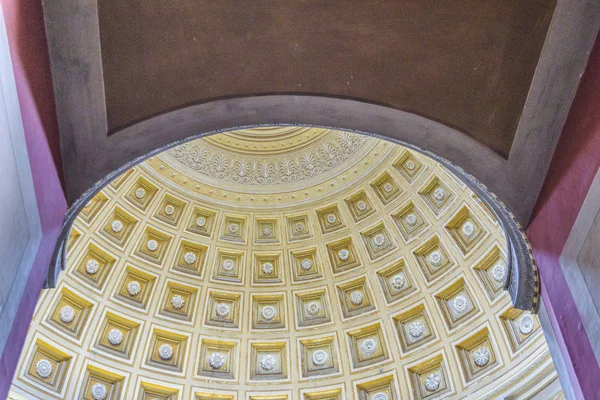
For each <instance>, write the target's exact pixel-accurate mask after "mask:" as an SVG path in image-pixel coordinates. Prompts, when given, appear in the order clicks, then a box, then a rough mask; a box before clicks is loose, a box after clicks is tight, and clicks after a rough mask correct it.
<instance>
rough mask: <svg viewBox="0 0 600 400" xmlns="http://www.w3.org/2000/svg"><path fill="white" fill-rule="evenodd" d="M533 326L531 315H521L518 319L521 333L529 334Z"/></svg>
mask: <svg viewBox="0 0 600 400" xmlns="http://www.w3.org/2000/svg"><path fill="white" fill-rule="evenodd" d="M533 327H534V323H533V317H532V316H531V315H529V314H527V315H523V316H522V317H521V320H520V321H519V330H520V331H521V333H522V334H523V335H529V334H530V333H531V332H533Z"/></svg>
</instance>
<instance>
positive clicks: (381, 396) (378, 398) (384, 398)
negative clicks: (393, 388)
mask: <svg viewBox="0 0 600 400" xmlns="http://www.w3.org/2000/svg"><path fill="white" fill-rule="evenodd" d="M371 400H388V395H387V394H385V393H383V392H379V393H375V396H373V397H372V398H371Z"/></svg>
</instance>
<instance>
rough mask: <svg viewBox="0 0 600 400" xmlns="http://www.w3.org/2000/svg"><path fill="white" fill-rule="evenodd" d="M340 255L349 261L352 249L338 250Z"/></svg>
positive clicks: (341, 258) (343, 259) (342, 258)
mask: <svg viewBox="0 0 600 400" xmlns="http://www.w3.org/2000/svg"><path fill="white" fill-rule="evenodd" d="M338 257H339V258H340V260H342V261H348V259H349V258H350V251H349V250H347V249H342V250H340V251H339V252H338Z"/></svg>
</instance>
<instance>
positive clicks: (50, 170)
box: [0, 0, 67, 399]
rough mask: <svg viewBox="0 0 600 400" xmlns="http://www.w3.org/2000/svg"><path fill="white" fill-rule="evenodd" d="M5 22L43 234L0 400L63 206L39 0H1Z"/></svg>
mask: <svg viewBox="0 0 600 400" xmlns="http://www.w3.org/2000/svg"><path fill="white" fill-rule="evenodd" d="M0 1H1V2H2V10H3V12H4V18H5V21H6V30H7V33H8V40H9V46H10V53H11V59H12V63H13V70H14V75H15V81H16V84H17V92H18V97H19V105H20V107H21V114H22V117H23V127H24V130H25V139H26V142H27V150H28V152H29V160H30V165H31V173H32V175H33V183H34V187H35V194H36V199H37V203H38V209H39V213H40V220H41V224H42V231H43V237H42V242H41V243H40V247H39V249H38V253H37V256H36V258H35V261H34V265H33V267H32V270H31V275H30V277H29V280H28V282H27V286H26V288H25V292H24V295H23V298H22V299H21V304H20V305H19V310H18V318H16V319H15V322H14V323H13V327H12V330H11V333H10V336H9V339H8V344H7V345H6V350H5V351H4V354H2V358H1V359H0V399H4V398H6V396H7V393H8V389H9V387H10V383H11V381H12V376H13V373H14V370H15V367H16V365H17V362H18V360H19V355H20V352H21V348H22V347H23V342H24V341H25V337H26V334H27V329H28V328H29V322H30V321H31V318H32V315H33V311H34V308H35V305H36V303H37V299H38V297H39V292H40V290H41V288H42V285H43V283H44V278H45V277H46V271H47V269H48V266H49V264H50V258H51V256H52V251H53V250H54V245H55V243H56V239H57V237H58V232H59V230H60V226H61V224H62V219H63V217H64V215H65V212H66V210H67V204H66V200H65V195H64V192H63V188H62V185H61V181H60V179H61V178H60V177H62V171H61V164H60V146H59V141H58V124H57V121H56V111H55V104H54V95H53V91H52V80H51V75H50V61H49V58H48V47H47V44H46V35H45V31H44V23H43V13H42V5H41V1H39V0H0Z"/></svg>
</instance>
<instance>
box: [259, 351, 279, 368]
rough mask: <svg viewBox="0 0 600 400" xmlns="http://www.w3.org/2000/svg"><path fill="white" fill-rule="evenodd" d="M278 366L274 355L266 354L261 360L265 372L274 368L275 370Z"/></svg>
mask: <svg viewBox="0 0 600 400" xmlns="http://www.w3.org/2000/svg"><path fill="white" fill-rule="evenodd" d="M276 364H277V359H276V358H275V356H274V355H272V354H265V355H264V356H263V357H262V358H261V359H260V366H261V368H262V369H264V370H265V371H271V370H272V369H273V368H275V365H276Z"/></svg>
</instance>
